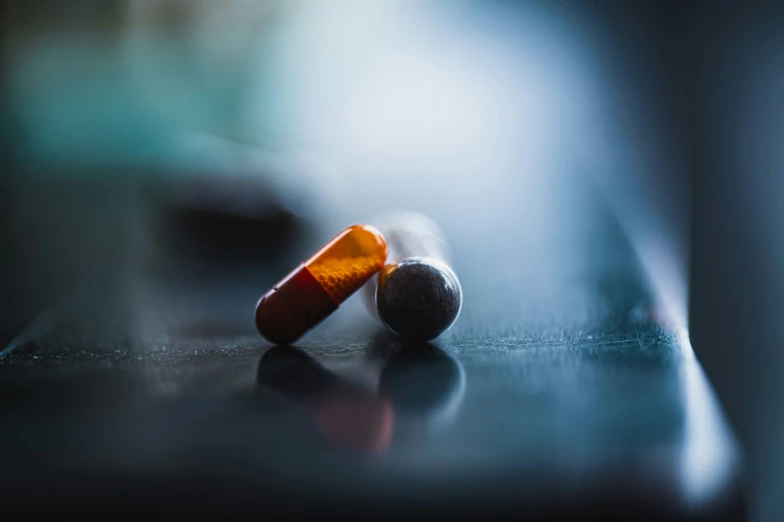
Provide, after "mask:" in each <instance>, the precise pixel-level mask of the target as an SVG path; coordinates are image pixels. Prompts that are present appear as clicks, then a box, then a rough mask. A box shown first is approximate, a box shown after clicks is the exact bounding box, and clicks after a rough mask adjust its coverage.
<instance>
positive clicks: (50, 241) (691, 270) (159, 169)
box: [0, 0, 784, 520]
mask: <svg viewBox="0 0 784 522" xmlns="http://www.w3.org/2000/svg"><path fill="white" fill-rule="evenodd" d="M0 6H2V7H1V8H2V42H1V43H0V45H1V46H2V56H1V57H0V60H1V61H0V67H2V78H3V81H2V84H1V85H0V105H1V106H2V122H1V125H2V127H1V130H0V132H1V134H0V136H1V138H0V139H2V151H3V153H2V160H1V161H2V163H1V164H0V168H2V178H0V214H1V215H2V225H1V227H2V228H0V244H2V245H3V255H2V256H0V307H2V308H1V309H2V314H0V353H2V354H3V356H4V357H5V358H6V360H9V359H10V360H14V359H13V357H22V356H23V355H25V354H27V355H30V356H31V357H35V359H36V360H37V359H38V358H39V357H41V358H42V359H46V357H47V356H50V357H52V358H56V357H60V356H61V355H62V353H63V350H66V351H67V350H69V349H70V348H68V347H73V350H77V349H80V350H82V351H84V349H85V347H87V351H88V352H89V353H90V354H96V355H95V356H96V357H99V358H100V357H102V355H101V354H104V355H105V354H112V356H113V354H115V353H119V354H121V355H123V356H126V355H129V354H132V355H133V356H134V357H135V356H136V354H137V353H138V354H148V353H150V351H151V350H152V351H156V350H158V348H156V347H157V346H164V345H166V346H169V350H170V351H172V350H173V349H181V350H189V349H192V348H193V347H194V346H195V349H196V350H198V348H199V346H202V345H204V346H208V345H209V344H210V343H211V342H213V341H212V340H214V339H215V338H221V339H223V338H242V339H246V338H247V339H255V337H253V336H254V335H255V332H254V326H253V323H252V319H251V317H252V315H251V311H252V308H253V305H254V304H255V300H256V299H258V296H259V295H261V293H263V292H264V291H266V289H267V288H269V287H270V285H272V284H273V283H274V282H275V281H276V280H278V279H279V278H280V277H281V276H282V275H284V274H285V273H287V272H288V271H289V270H290V269H291V267H293V266H294V265H295V264H296V263H298V262H299V261H301V260H302V259H304V258H306V257H307V256H308V255H309V254H310V253H312V252H313V251H314V250H315V248H316V247H317V246H318V245H321V244H323V242H325V241H326V240H327V239H328V238H329V237H331V236H332V235H333V234H334V233H335V232H336V231H338V230H340V229H341V228H343V227H344V226H346V225H348V224H351V223H357V222H369V223H372V221H373V216H376V215H377V214H378V213H380V212H383V211H388V210H395V209H398V208H410V209H414V210H418V211H420V212H424V213H426V214H427V215H429V216H430V217H432V218H433V219H435V220H436V221H437V222H438V223H439V224H440V225H441V226H442V227H443V228H444V231H445V233H446V235H447V236H448V237H449V238H450V240H451V242H452V246H453V250H454V253H453V259H454V263H455V268H456V271H457V272H458V274H461V273H463V274H471V277H466V278H465V279H464V288H465V295H466V297H465V299H466V305H465V306H466V313H465V314H464V317H463V319H462V324H461V329H460V330H458V331H457V332H456V333H454V336H453V337H452V338H450V339H452V340H454V341H455V342H458V341H460V340H461V339H466V342H468V340H470V341H471V342H478V341H477V340H481V341H482V342H487V343H490V344H492V343H500V344H503V343H504V342H508V341H509V340H510V339H519V338H520V337H521V336H522V337H525V338H527V339H533V340H538V341H548V340H552V339H554V338H555V337H558V336H560V337H559V338H561V337H563V336H564V335H566V336H567V337H568V336H569V335H572V333H573V332H577V333H579V335H586V336H589V335H590V336H592V335H597V336H598V334H597V333H596V332H592V331H591V330H590V328H588V327H587V326H586V325H589V324H592V321H594V320H596V318H597V317H600V318H602V320H604V319H606V318H608V317H614V316H613V315H612V313H611V311H608V310H609V308H608V306H609V305H607V304H606V301H608V300H612V299H615V297H613V298H612V299H610V298H607V300H605V296H606V295H612V296H615V286H613V285H614V284H615V283H613V282H612V281H615V280H614V279H612V278H613V277H615V276H616V275H617V274H619V273H620V274H625V273H626V272H625V271H626V270H627V265H628V262H629V261H628V259H633V260H634V262H635V263H638V264H639V266H640V269H641V271H642V272H643V273H644V275H645V279H646V281H648V282H649V283H650V289H651V292H652V295H653V298H652V299H653V300H654V301H656V302H657V303H658V304H659V305H660V308H659V310H662V311H660V312H658V313H659V314H660V315H661V316H666V318H667V320H666V323H667V325H668V327H669V328H670V329H671V331H673V332H674V333H675V334H676V335H679V336H682V337H684V338H686V339H690V340H691V343H690V348H689V350H690V349H691V347H693V349H694V352H695V354H696V356H697V359H698V360H699V361H701V362H702V363H703V365H704V367H705V372H706V374H707V379H708V381H710V383H711V384H712V387H713V388H714V389H715V391H716V393H717V395H718V398H719V399H720V401H721V403H722V405H723V407H724V409H725V410H726V412H727V414H728V417H729V421H730V424H731V426H732V427H733V429H734V430H735V432H736V434H737V436H738V439H739V442H740V444H741V446H742V448H743V452H744V453H745V455H746V459H747V463H746V467H747V469H746V475H745V481H746V482H747V483H748V490H747V491H748V493H747V502H748V506H749V513H750V518H751V519H753V520H778V519H780V517H781V513H782V511H781V509H782V506H781V505H777V503H780V500H779V498H778V497H779V495H778V494H777V493H778V492H779V491H781V488H782V487H784V475H782V471H781V469H782V466H784V461H782V458H781V455H783V454H784V453H783V452H782V449H783V448H782V441H784V407H782V406H781V402H780V398H781V396H782V392H783V391H784V390H782V384H781V383H782V382H783V381H782V380H781V378H780V376H781V372H782V370H784V354H783V353H782V340H784V331H782V330H781V328H782V326H781V321H780V319H779V316H780V314H781V311H782V310H784V306H783V305H784V303H782V297H780V296H781V295H782V292H784V275H783V274H782V272H781V268H780V267H781V266H784V259H782V255H783V252H784V251H782V249H781V248H780V247H779V243H780V242H781V238H782V232H784V215H782V210H781V208H782V205H781V202H782V201H784V200H782V198H784V152H783V151H784V148H782V145H784V141H782V140H784V104H782V94H784V83H783V82H784V70H783V69H782V65H781V64H784V59H783V58H784V56H782V55H784V37H783V36H782V35H784V8H782V6H781V4H778V3H776V2H768V1H758V2H743V3H740V2H738V3H732V2H710V1H706V2H700V1H693V2H677V3H675V2H672V3H671V2H643V1H639V2H623V1H595V2H577V1H568V0H539V1H530V2H513V1H471V0H454V1H434V0H422V1H413V0H377V1H372V2H370V1H359V0H356V1H352V0H342V1H338V0H324V1H321V0H266V1H250V0H226V1H221V2H214V1H208V0H189V1H188V0H108V1H97V0H96V1H90V0H73V1H68V2H63V1H59V0H51V1H46V0H36V1H31V2H14V1H3V2H0ZM606 223H613V225H612V227H615V228H613V229H612V230H613V231H615V230H616V228H617V231H615V232H613V233H610V232H607V230H608V228H607V226H608V225H606ZM613 234H615V235H613ZM616 236H617V237H622V238H623V241H622V243H623V245H621V246H619V245H620V244H621V242H619V241H616V239H614V238H616ZM626 243H628V252H629V253H628V254H627V253H626V252H627V250H626V249H627V245H626ZM596 252H603V254H602V255H597V254H596ZM619 252H621V253H619ZM584 274H599V280H600V284H598V286H595V285H593V283H592V286H591V287H590V288H591V290H590V292H589V291H588V290H585V291H583V290H578V291H574V292H573V293H572V291H571V290H568V289H570V288H572V286H568V285H565V284H564V283H563V282H564V281H573V280H578V279H579V278H581V277H583V276H584ZM605 275H606V277H607V278H609V279H607V281H610V282H609V283H601V281H605V279H602V277H605ZM624 277H625V276H624ZM602 285H604V286H602ZM578 287H579V285H578ZM579 288H582V287H579ZM596 288H598V289H599V290H598V292H599V294H600V295H601V296H602V298H601V299H599V298H597V297H595V295H596V292H597V290H596ZM510 289H515V290H514V291H512V290H510ZM515 292H518V293H515ZM591 292H594V293H591ZM602 292H605V293H602ZM472 296H473V298H472ZM608 302H609V301H608ZM632 304H634V303H632ZM345 307H346V308H348V309H349V310H354V309H357V310H356V311H355V312H353V311H352V312H350V313H352V314H359V313H360V311H359V308H361V303H360V301H359V300H352V301H350V302H348V303H346V305H345ZM510 310H513V311H514V312H513V313H511V315H510V312H509V311H510ZM638 312H639V309H638ZM348 313H349V312H346V314H348ZM351 317H358V315H353V316H351ZM542 317H547V318H550V319H547V321H549V322H548V323H547V324H548V325H557V327H554V328H550V327H548V329H547V331H543V330H541V329H537V328H538V326H535V325H537V324H540V323H537V322H536V321H543V319H542ZM195 318H199V319H198V320H196V319H195ZM499 318H503V319H499ZM552 318H555V319H552ZM363 320H364V319H363ZM357 321H359V322H361V321H360V320H359V319H357ZM362 324H364V323H362ZM602 324H604V323H602ZM608 324H615V323H608ZM617 328H620V326H618V327H617ZM356 331H360V332H361V331H362V330H361V329H358V330H356ZM564 332H567V333H566V334H564ZM570 332H572V333H570ZM618 332H620V330H617V331H615V333H613V332H611V334H613V335H615V334H618V335H620V334H619V333H618ZM335 335H337V336H338V338H339V339H341V340H344V339H349V340H351V339H354V340H355V339H356V338H358V337H359V336H360V334H359V333H356V332H355V331H354V330H352V331H351V332H348V331H344V330H341V331H340V332H338V333H337V334H335ZM575 335H576V334H575ZM175 338H177V339H184V341H183V342H182V345H181V346H180V348H176V343H175V342H174V341H173V339H175ZM590 338H591V339H592V338H593V337H590ZM243 342H245V343H246V344H248V343H253V342H256V341H243ZM315 342H316V341H314V343H315ZM31 343H32V344H31ZM200 343H201V344H200ZM240 344H242V343H240ZM687 344H688V343H687ZM248 345H250V344H248ZM30 346H33V348H30ZM64 347H65V348H64ZM150 347H152V348H150ZM164 349H166V347H165V346H164ZM91 357H92V355H91ZM140 358H141V356H140ZM25 361H27V359H25ZM51 361H53V363H57V361H56V360H54V359H51ZM30 364H35V363H34V362H32V361H30ZM6 365H7V366H6V371H9V372H10V371H12V369H9V368H10V365H11V363H10V362H7V363H6ZM707 458H708V459H710V458H711V457H710V455H709V456H708V457H707ZM705 469H710V467H708V468H705Z"/></svg>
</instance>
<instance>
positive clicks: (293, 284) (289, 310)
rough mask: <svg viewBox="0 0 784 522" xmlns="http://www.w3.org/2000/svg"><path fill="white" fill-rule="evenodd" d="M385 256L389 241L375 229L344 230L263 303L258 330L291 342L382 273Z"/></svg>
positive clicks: (273, 339) (274, 339)
mask: <svg viewBox="0 0 784 522" xmlns="http://www.w3.org/2000/svg"><path fill="white" fill-rule="evenodd" d="M386 258H387V244H386V241H385V240H384V237H383V236H382V235H381V233H380V232H379V231H378V230H376V229H375V228H373V227H371V226H368V225H353V226H350V227H348V228H346V229H344V230H342V231H341V232H340V233H339V234H338V235H337V236H335V237H334V238H333V239H332V240H330V241H329V242H328V243H327V244H326V245H324V246H323V247H322V248H321V249H320V250H319V251H318V252H316V253H315V254H313V256H311V257H310V258H309V259H308V260H307V261H305V262H304V263H302V264H300V265H299V266H298V267H297V268H295V269H294V270H293V271H292V272H290V273H289V274H288V275H287V276H286V277H284V278H283V279H282V280H281V281H280V282H279V283H278V284H276V285H275V286H274V287H273V288H272V289H271V290H270V291H269V292H267V293H266V294H264V295H263V296H262V297H261V299H259V301H258V303H257V304H256V328H258V330H259V333H261V335H262V336H263V337H264V338H265V339H267V340H268V341H270V342H273V343H275V344H289V343H293V342H294V341H296V340H297V339H299V338H300V337H302V335H304V334H305V332H307V331H308V330H310V329H311V328H313V327H314V326H315V325H317V324H318V323H319V322H321V321H322V320H324V319H325V318H326V317H327V316H329V315H330V314H331V313H332V312H334V311H335V310H336V309H337V307H338V306H340V304H341V303H342V302H343V301H345V300H346V299H347V298H348V297H349V296H350V295H351V294H353V293H354V292H355V291H357V290H358V289H359V288H361V287H362V285H364V284H365V283H366V282H367V281H368V280H369V279H370V278H371V277H372V276H373V275H374V274H376V273H377V272H378V271H379V270H381V268H382V267H383V266H384V262H385V261H386Z"/></svg>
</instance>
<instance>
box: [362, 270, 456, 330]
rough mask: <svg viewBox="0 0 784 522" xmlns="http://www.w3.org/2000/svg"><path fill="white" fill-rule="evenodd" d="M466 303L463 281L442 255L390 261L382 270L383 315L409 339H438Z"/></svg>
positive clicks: (379, 294)
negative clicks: (392, 262) (461, 281)
mask: <svg viewBox="0 0 784 522" xmlns="http://www.w3.org/2000/svg"><path fill="white" fill-rule="evenodd" d="M462 304H463V291H462V288H461V287H460V281H459V280H458V279H457V276H456V275H455V273H454V272H453V271H452V269H451V268H449V266H448V265H447V264H446V263H444V262H443V261H441V260H439V259H436V258H432V257H409V258H406V259H403V260H401V261H400V262H399V263H397V264H394V265H387V266H386V267H384V269H383V270H382V271H381V274H379V278H378V289H377V290H376V307H377V309H378V315H379V318H380V319H381V321H382V322H383V323H384V325H386V327H387V328H389V329H390V330H391V331H393V332H394V333H396V334H398V335H400V336H401V337H403V338H405V339H408V340H411V341H429V340H430V339H435V338H436V337H438V336H439V335H441V334H442V333H444V332H446V331H447V330H448V329H449V328H450V327H451V326H452V325H453V324H454V322H455V321H456V320H457V317H458V315H459V314H460V309H461V307H462Z"/></svg>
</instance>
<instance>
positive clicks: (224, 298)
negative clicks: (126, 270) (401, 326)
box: [0, 176, 743, 520]
mask: <svg viewBox="0 0 784 522" xmlns="http://www.w3.org/2000/svg"><path fill="white" fill-rule="evenodd" d="M358 190H359V193H362V192H361V188H360V189H358ZM368 190H370V189H368ZM455 190H457V189H455ZM520 190H522V189H521V187H514V190H510V191H508V192H507V195H499V196H498V198H499V199H498V200H497V201H491V202H484V203H483V204H482V205H481V206H478V207H477V206H473V207H472V206H471V205H470V203H469V202H470V200H471V199H472V198H475V197H481V194H479V195H478V196H477V195H476V194H463V195H462V196H461V198H462V199H461V198H460V197H457V196H455V195H454V194H452V197H451V200H450V198H448V197H446V196H445V197H444V199H443V200H442V201H440V202H439V201H435V200H434V201H431V202H429V203H428V205H427V206H425V205H424V204H422V201H417V200H416V198H413V200H412V199H411V198H409V199H410V200H412V205H411V206H414V207H417V206H418V207H419V208H427V209H428V211H429V212H430V214H431V215H432V216H433V217H435V218H436V219H437V220H438V221H439V222H440V223H441V224H442V225H443V226H444V228H445V229H446V231H447V235H448V236H449V238H450V241H451V244H452V248H453V256H452V257H453V266H454V268H455V271H456V272H457V273H458V275H459V276H460V278H461V282H462V285H463V290H464V298H465V300H464V306H463V310H462V313H461V316H460V318H459V319H458V321H457V323H456V324H455V326H454V327H453V328H452V330H450V331H449V332H447V333H446V334H445V335H443V336H442V337H440V338H439V339H436V340H435V341H433V342H432V343H430V344H427V345H418V346H409V345H405V344H404V343H401V342H400V341H399V340H398V339H397V338H395V337H394V336H392V335H391V334H387V333H385V331H384V330H383V329H382V328H381V327H380V326H379V324H378V323H377V322H376V321H375V320H374V319H373V318H372V317H371V316H370V315H369V314H368V313H367V312H366V311H365V310H364V309H363V303H362V300H361V299H360V298H359V297H358V296H354V297H353V298H351V299H350V300H349V301H347V302H346V303H345V304H344V305H343V306H342V307H341V308H340V309H339V310H338V311H337V312H336V313H335V314H334V315H333V316H332V317H330V318H329V319H328V320H327V321H325V322H324V323H323V324H321V325H320V326H318V328H316V329H314V330H313V331H312V332H311V333H310V334H309V335H308V336H306V337H305V338H303V339H302V340H301V342H298V343H297V344H296V346H295V347H272V346H271V345H270V344H269V343H267V342H265V341H264V340H263V339H262V338H261V337H259V336H258V334H257V333H256V332H255V330H254V326H253V322H252V311H253V306H254V304H255V300H256V299H257V298H258V296H259V295H260V294H261V293H263V292H264V291H265V290H266V289H267V288H268V287H269V286H270V285H271V284H272V283H274V282H275V281H276V280H277V279H279V278H280V277H281V276H282V275H284V274H285V273H286V271H287V269H288V268H290V267H291V266H293V265H292V264H289V263H292V262H294V261H295V260H296V259H301V258H302V257H304V255H306V254H307V251H308V250H310V251H312V250H315V247H316V246H317V245H319V244H320V242H323V241H324V240H326V239H328V238H329V237H330V236H331V235H332V234H333V233H334V231H336V230H339V228H340V226H343V225H346V224H349V223H351V222H352V221H364V220H366V219H368V218H367V216H368V215H370V212H369V210H370V209H356V208H355V209H354V213H353V214H350V213H346V215H344V214H340V213H337V214H335V215H334V216H332V217H331V220H325V221H324V223H323V225H324V226H323V230H321V229H319V230H317V231H316V232H313V236H314V237H315V238H316V239H315V242H314V241H310V240H308V241H303V242H302V246H301V248H300V249H299V250H297V249H294V251H293V252H292V253H290V255H288V256H281V259H279V260H277V261H276V262H268V263H265V264H262V266H261V267H260V268H258V269H256V270H247V269H246V268H247V267H240V268H238V266H231V267H228V268H227V267H218V268H213V269H210V270H207V271H205V270H202V271H187V270H182V271H178V272H177V273H176V274H171V273H170V274H168V275H165V274H164V275H162V274H161V273H157V272H156V273H153V274H151V273H148V272H145V271H140V272H134V273H132V274H131V275H130V276H128V277H127V278H125V279H122V278H121V279H112V280H111V281H110V282H106V283H105V284H104V283H103V282H102V283H101V284H93V285H89V284H88V285H87V288H89V289H91V290H88V291H84V292H82V293H79V292H77V296H76V297H73V296H72V297H71V298H69V299H71V300H70V301H69V300H68V299H66V300H65V301H63V303H61V304H60V306H58V307H55V308H53V309H52V310H50V312H49V313H48V314H45V315H44V316H43V317H42V318H39V320H38V321H37V323H34V324H32V325H30V326H28V328H27V329H26V330H25V332H24V333H23V335H21V336H20V337H18V338H17V339H16V340H14V341H12V343H11V344H10V345H8V346H7V347H6V349H5V351H4V355H3V357H2V358H0V396H2V397H3V401H2V405H1V406H0V408H1V410H0V411H1V413H0V415H2V419H3V428H2V430H0V462H2V463H3V465H2V469H3V473H2V478H1V479H0V480H1V481H2V484H0V497H2V502H3V504H4V505H9V506H13V505H16V504H18V505H20V506H25V507H26V508H27V509H29V510H30V511H31V512H37V511H38V510H48V509H57V510H58V512H60V513H70V512H80V513H85V512H93V511H94V512H98V511H101V512H107V510H108V512H109V513H122V514H127V513H145V512H148V510H156V511H157V512H166V513H171V514H187V515H190V516H199V515H207V514H221V515H222V516H224V517H228V518H231V517H234V516H240V515H246V516H267V515H270V514H273V513H274V514H279V513H281V512H283V513H287V514H289V515H291V516H293V517H297V516H301V515H330V514H333V515H334V514H341V515H346V516H363V515H375V516H383V517H394V516H398V515H401V514H407V515H413V516H416V517H418V518H420V517H421V518H427V517H438V516H443V515H445V514H448V515H451V516H455V517H462V516H465V517H474V516H485V515H488V514H494V515H509V516H520V515H530V516H542V515H550V516H553V517H563V518H582V517H586V518H588V517H592V516H596V515H597V514H598V515H602V516H604V517H605V518H613V517H614V516H617V517H618V518H623V519H628V518H633V519H641V518H642V519H649V518H650V519H658V518H661V519H671V518H680V517H683V518H684V519H691V518H692V517H693V518H695V519H703V518H704V519H707V520H714V519H717V520H737V519H742V518H743V516H742V502H741V500H742V497H741V495H740V491H741V489H740V482H739V458H738V454H737V451H736V448H735V443H734V440H733V437H732V435H731V433H730V431H729V430H728V427H727V425H726V423H725V420H724V418H723V415H722V413H721V410H720V407H719V406H718V404H717V403H716V401H715V399H714V396H713V392H712V390H711V388H710V385H709V383H708V381H707V379H706V377H705V375H704V374H703V372H702V369H701V367H700V364H699V362H698V361H697V360H696V359H695V357H694V355H693V353H692V352H691V347H690V346H689V344H688V341H687V340H686V339H684V338H683V336H682V335H679V334H678V331H677V328H675V327H674V326H673V325H672V323H671V322H670V321H668V316H667V313H666V310H664V309H662V308H661V307H660V306H659V305H658V303H657V300H656V299H655V298H654V297H653V294H652V293H651V291H650V284H649V279H650V274H645V273H643V271H642V270H641V268H640V266H641V264H640V262H639V259H638V258H637V257H636V256H637V255H636V253H635V250H634V249H633V248H632V246H631V245H630V243H629V241H628V240H627V234H626V232H625V231H624V230H623V228H622V227H621V226H620V225H619V223H618V221H617V220H616V219H615V217H614V215H613V214H612V212H611V211H610V209H609V207H608V206H607V205H606V204H605V203H604V202H603V200H602V198H600V197H599V196H598V195H597V194H596V193H594V192H592V189H591V187H590V186H588V185H587V184H580V183H577V182H576V181H575V180H574V179H572V178H569V177H566V176H561V177H558V176H552V177H551V178H550V181H549V182H548V183H547V184H543V185H541V186H533V187H527V188H525V190H527V191H528V192H529V193H531V194H532V196H531V198H530V199H529V200H528V201H527V202H524V203H521V202H519V201H516V200H515V197H514V194H516V193H520ZM390 197H393V196H390ZM455 199H457V200H458V203H459V204H458V206H457V207H455V204H454V200H455ZM538 200H542V201H548V202H549V204H548V205H547V206H542V205H539V206H537V205H536V203H535V202H536V201H538ZM493 207H495V210H496V211H495V212H493V211H492V210H493ZM455 208H460V209H461V210H460V211H459V212H456V211H455ZM365 210H368V212H365ZM349 214H350V215H349ZM333 221H334V223H335V224H336V225H337V228H332V224H333V223H332V222H333ZM339 223H340V224H339ZM338 224H339V225H338ZM330 230H331V231H330ZM298 248H299V247H298ZM298 256H300V257H298ZM100 277H101V276H100V275H96V276H95V278H96V279H95V280H96V281H101V279H100ZM93 283H95V281H93Z"/></svg>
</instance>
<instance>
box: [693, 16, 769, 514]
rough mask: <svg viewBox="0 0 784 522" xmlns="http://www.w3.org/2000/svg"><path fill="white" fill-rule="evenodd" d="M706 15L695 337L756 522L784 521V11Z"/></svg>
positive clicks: (700, 32) (698, 105) (697, 84)
mask: <svg viewBox="0 0 784 522" xmlns="http://www.w3.org/2000/svg"><path fill="white" fill-rule="evenodd" d="M703 7H704V9H702V10H701V11H700V17H699V18H698V19H694V24H693V25H694V35H693V37H694V39H695V42H696V46H695V48H696V60H695V64H694V65H695V75H694V78H693V79H692V81H693V82H694V83H693V85H692V87H693V88H694V92H695V96H694V100H695V105H694V111H695V116H696V118H695V120H696V125H695V127H694V135H693V137H692V139H693V142H694V146H695V148H694V151H695V158H694V159H695V162H694V174H695V177H694V189H693V190H694V192H693V208H692V219H693V243H692V262H691V281H692V284H691V293H690V298H691V303H690V313H689V326H690V328H689V329H690V333H691V340H692V344H693V345H694V350H695V352H696V353H697V356H698V357H699V358H700V360H701V361H702V362H703V364H704V365H705V370H706V372H707V373H708V375H709V376H710V378H711V379H712V381H713V384H714V385H715V386H716V390H717V392H718V394H719V397H720V398H721V400H722V402H723V403H724V405H725V406H726V408H727V411H728V413H729V416H730V419H731V420H732V421H733V423H734V425H735V426H736V428H737V431H738V434H739V436H740V439H741V442H742V443H743V445H744V447H745V449H746V453H747V461H748V473H747V478H748V481H749V495H750V502H749V505H750V507H751V511H750V516H751V519H752V520H761V521H762V520H764V521H771V522H772V521H776V520H782V517H784V499H783V497H782V491H784V3H782V2H766V1H756V2H708V3H707V4H705V5H704V6H703Z"/></svg>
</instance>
